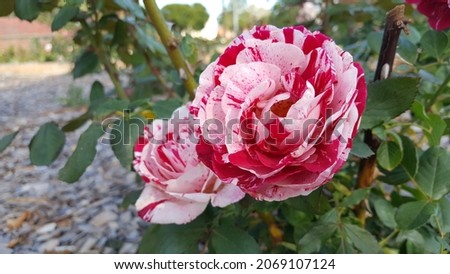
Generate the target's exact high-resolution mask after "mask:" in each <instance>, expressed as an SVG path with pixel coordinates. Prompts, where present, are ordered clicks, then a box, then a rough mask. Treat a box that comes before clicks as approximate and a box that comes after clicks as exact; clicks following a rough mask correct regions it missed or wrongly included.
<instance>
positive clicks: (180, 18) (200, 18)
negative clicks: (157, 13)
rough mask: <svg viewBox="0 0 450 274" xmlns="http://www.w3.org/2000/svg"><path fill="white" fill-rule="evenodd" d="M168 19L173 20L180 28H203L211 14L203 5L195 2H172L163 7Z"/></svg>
mask: <svg viewBox="0 0 450 274" xmlns="http://www.w3.org/2000/svg"><path fill="white" fill-rule="evenodd" d="M162 12H163V13H164V17H165V18H166V20H168V21H170V22H173V23H175V24H176V26H177V27H178V28H179V29H180V30H202V29H203V28H204V27H205V24H206V21H208V18H209V15H208V13H207V12H206V9H205V7H204V6H203V5H201V4H198V3H195V4H193V5H192V6H189V5H186V4H170V5H167V6H164V8H163V9H162Z"/></svg>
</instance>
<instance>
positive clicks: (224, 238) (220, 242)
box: [211, 225, 261, 254]
mask: <svg viewBox="0 0 450 274" xmlns="http://www.w3.org/2000/svg"><path fill="white" fill-rule="evenodd" d="M211 245H212V247H213V249H214V250H215V251H216V252H217V253H219V254H257V253H261V251H260V250H259V246H258V243H256V241H255V239H253V237H252V236H250V234H248V233H247V232H245V231H244V230H242V229H240V228H237V227H235V226H231V225H222V226H219V227H218V228H216V229H214V230H213V233H212V236H211Z"/></svg>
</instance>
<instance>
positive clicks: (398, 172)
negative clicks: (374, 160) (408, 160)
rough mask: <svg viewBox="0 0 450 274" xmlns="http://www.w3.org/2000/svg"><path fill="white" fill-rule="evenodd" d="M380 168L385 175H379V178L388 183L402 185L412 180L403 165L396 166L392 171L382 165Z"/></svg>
mask: <svg viewBox="0 0 450 274" xmlns="http://www.w3.org/2000/svg"><path fill="white" fill-rule="evenodd" d="M379 168H380V171H381V172H382V173H383V174H384V175H383V176H380V177H378V179H379V180H380V181H382V182H385V183H386V184H390V185H401V184H404V183H406V182H409V181H411V177H409V176H408V174H407V173H406V172H405V170H404V169H403V168H402V167H401V166H398V167H396V168H394V170H392V171H388V170H385V169H383V168H382V167H381V166H379Z"/></svg>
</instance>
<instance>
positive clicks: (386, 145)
mask: <svg viewBox="0 0 450 274" xmlns="http://www.w3.org/2000/svg"><path fill="white" fill-rule="evenodd" d="M402 158H403V151H402V150H401V148H400V146H399V145H398V144H397V143H396V142H392V141H385V142H383V143H381V145H380V147H379V148H378V150H377V162H378V164H379V165H380V166H382V167H383V168H384V169H387V170H389V171H392V170H393V169H394V168H395V167H397V166H398V165H399V164H400V162H401V161H402Z"/></svg>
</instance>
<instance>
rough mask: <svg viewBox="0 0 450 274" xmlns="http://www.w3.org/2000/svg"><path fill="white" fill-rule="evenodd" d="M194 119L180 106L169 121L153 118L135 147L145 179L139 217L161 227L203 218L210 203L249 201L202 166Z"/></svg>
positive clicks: (137, 167) (136, 164)
mask: <svg viewBox="0 0 450 274" xmlns="http://www.w3.org/2000/svg"><path fill="white" fill-rule="evenodd" d="M195 140H196V139H195V136H194V130H193V120H192V119H190V116H189V112H188V108H187V107H186V106H182V107H180V108H178V109H177V110H176V111H175V112H174V114H173V116H172V118H171V119H169V120H160V119H157V120H154V121H153V123H152V124H151V125H150V126H148V127H146V128H145V130H144V136H142V137H140V138H139V139H138V141H137V144H136V146H135V152H134V154H135V159H134V162H133V165H134V169H135V170H136V172H137V173H138V174H139V175H140V176H141V177H142V179H143V180H144V181H145V187H144V189H143V191H142V193H141V195H140V197H139V199H138V200H137V202H136V208H137V210H138V215H139V216H140V217H141V218H142V219H143V220H145V221H147V222H151V223H157V224H170V223H175V224H184V223H188V222H190V221H192V220H193V219H195V218H196V217H198V216H199V215H200V214H201V213H202V212H203V211H204V210H205V208H206V206H207V205H208V203H209V202H210V201H211V204H212V205H213V206H217V207H225V206H227V205H229V204H232V203H235V202H237V201H239V200H240V199H242V198H243V197H244V195H245V194H244V193H243V192H242V191H241V190H240V189H239V188H238V187H237V186H234V185H231V184H224V183H222V182H221V181H220V180H219V179H218V178H217V177H216V176H215V175H214V173H213V172H211V171H210V170H209V169H208V168H207V167H206V166H205V165H203V164H202V163H201V162H200V161H199V160H198V157H197V153H196V151H195V146H196V141H195Z"/></svg>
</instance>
